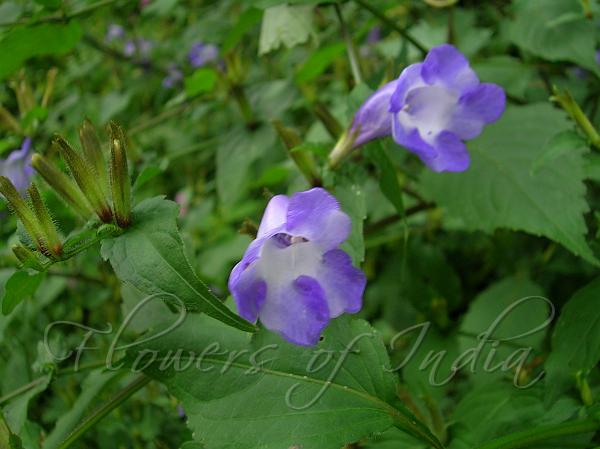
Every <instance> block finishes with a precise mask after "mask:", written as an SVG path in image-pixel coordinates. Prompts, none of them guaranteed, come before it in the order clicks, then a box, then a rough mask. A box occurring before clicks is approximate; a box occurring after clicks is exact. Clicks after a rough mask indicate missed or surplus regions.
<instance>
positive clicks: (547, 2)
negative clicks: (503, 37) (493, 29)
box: [509, 0, 600, 73]
mask: <svg viewBox="0 0 600 449" xmlns="http://www.w3.org/2000/svg"><path fill="white" fill-rule="evenodd" d="M513 7H514V14H515V19H514V21H513V22H512V23H511V24H510V26H509V37H510V39H511V40H512V41H513V42H514V43H515V44H516V45H518V46H519V47H521V48H522V49H523V50H526V51H529V52H531V53H533V54H535V55H537V56H540V57H542V58H544V59H548V60H549V61H570V62H574V63H575V64H578V65H580V66H582V67H585V68H587V69H589V70H592V71H594V72H596V73H600V70H599V67H598V63H597V62H596V59H595V50H596V48H595V39H594V37H593V36H594V34H595V27H596V24H595V23H594V21H593V20H589V19H587V18H586V17H585V16H584V14H583V9H582V7H581V5H580V4H579V2H571V1H565V0H518V1H516V2H514V5H513Z"/></svg>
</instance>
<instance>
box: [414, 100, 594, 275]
mask: <svg viewBox="0 0 600 449" xmlns="http://www.w3.org/2000/svg"><path fill="white" fill-rule="evenodd" d="M571 127H572V125H571V124H570V123H569V121H568V120H567V118H566V116H565V115H564V114H563V113H562V112H560V111H558V110H556V109H554V108H552V107H551V106H550V105H549V104H545V103H544V104H533V105H529V106H522V107H512V108H508V109H507V111H506V112H505V114H504V116H503V117H502V118H501V119H500V121H499V122H498V123H495V124H493V125H491V126H488V127H487V128H486V130H485V131H484V133H483V135H482V136H481V137H479V138H477V139H476V140H474V141H472V142H471V143H470V144H469V151H470V153H471V159H472V162H471V166H470V167H469V169H468V170H467V171H466V172H463V173H434V172H431V171H427V172H425V173H424V175H423V176H422V185H423V188H424V190H425V192H426V195H427V196H428V197H429V198H431V199H433V200H434V201H435V202H436V203H437V204H439V205H440V206H441V207H442V208H444V209H445V211H446V213H447V214H448V216H449V217H451V218H454V219H457V220H459V221H461V222H462V223H463V225H464V227H465V228H467V229H471V230H482V231H487V232H492V231H494V230H495V229H498V228H509V229H513V230H521V231H526V232H529V233H531V234H535V235H543V236H546V237H548V238H550V239H552V240H555V241H557V242H559V243H561V244H563V245H564V246H565V247H566V248H568V249H569V250H571V251H572V252H573V253H575V254H577V255H579V256H581V257H583V258H584V259H585V260H587V261H588V262H590V263H593V264H596V265H597V264H598V261H597V259H596V258H595V256H594V254H593V253H592V251H591V249H590V248H589V246H588V244H587V242H586V240H585V238H584V236H585V234H586V233H587V227H586V224H585V221H584V218H583V214H584V213H585V212H587V211H588V205H587V203H586V201H585V193H586V188H585V185H584V183H583V179H584V169H583V168H584V167H583V155H582V154H581V151H575V150H577V149H576V148H574V149H573V150H574V151H571V152H567V153H566V154H564V155H563V156H562V157H560V158H556V159H554V160H552V161H549V162H548V163H546V164H544V166H543V167H541V168H540V169H539V170H537V171H536V172H535V173H532V170H531V167H532V165H533V163H534V161H536V160H537V159H538V158H539V157H540V155H541V154H542V153H543V152H544V147H545V145H546V143H547V142H549V141H550V140H551V139H552V138H553V137H554V136H555V135H556V134H557V133H560V132H561V131H564V130H567V129H571Z"/></svg>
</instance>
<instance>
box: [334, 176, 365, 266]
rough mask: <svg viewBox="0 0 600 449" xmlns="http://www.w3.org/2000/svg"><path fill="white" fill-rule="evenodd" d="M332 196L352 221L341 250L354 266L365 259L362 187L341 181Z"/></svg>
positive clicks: (348, 181)
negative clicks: (347, 255)
mask: <svg viewBox="0 0 600 449" xmlns="http://www.w3.org/2000/svg"><path fill="white" fill-rule="evenodd" d="M333 194H334V196H335V197H336V198H337V199H338V201H339V202H340V206H341V207H342V210H343V211H344V212H346V213H347V214H348V215H349V216H350V219H351V220H352V231H351V232H350V236H349V237H348V240H346V241H345V242H344V243H343V244H342V249H343V250H344V251H346V252H347V253H348V254H350V257H352V261H353V262H354V264H355V265H358V264H360V263H361V262H362V261H363V260H364V259H365V238H364V233H363V228H364V221H365V218H367V199H366V197H365V191H364V189H363V187H362V186H361V185H360V184H359V183H357V182H354V181H350V180H348V179H342V180H341V181H340V182H339V183H338V184H337V185H336V187H335V189H334V192H333Z"/></svg>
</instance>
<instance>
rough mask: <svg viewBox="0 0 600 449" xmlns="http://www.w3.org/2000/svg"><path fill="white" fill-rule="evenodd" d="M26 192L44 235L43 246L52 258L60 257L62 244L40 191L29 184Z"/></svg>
mask: <svg viewBox="0 0 600 449" xmlns="http://www.w3.org/2000/svg"><path fill="white" fill-rule="evenodd" d="M27 192H28V193H29V199H30V201H31V205H32V206H33V212H34V213H35V216H36V218H37V220H38V222H39V223H40V225H41V227H42V231H43V233H44V246H45V247H46V249H47V250H48V251H49V252H50V254H52V256H54V257H60V255H61V254H62V242H61V240H60V237H59V235H58V231H57V229H56V225H55V223H54V220H53V219H52V217H51V216H50V212H49V211H48V208H47V207H46V204H45V203H44V201H43V200H42V197H41V195H40V191H39V190H38V189H37V187H36V185H35V184H31V185H30V186H29V189H28V190H27Z"/></svg>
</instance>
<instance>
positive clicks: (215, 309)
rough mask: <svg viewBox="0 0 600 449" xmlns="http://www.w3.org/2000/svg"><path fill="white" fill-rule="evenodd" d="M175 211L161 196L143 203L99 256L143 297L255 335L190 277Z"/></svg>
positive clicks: (135, 209)
mask: <svg viewBox="0 0 600 449" xmlns="http://www.w3.org/2000/svg"><path fill="white" fill-rule="evenodd" d="M178 213H179V207H178V206H177V204H176V203H174V202H172V201H167V200H165V199H164V198H162V197H156V198H151V199H148V200H145V201H142V202H141V203H140V204H139V205H138V206H136V207H135V208H134V210H133V225H132V226H131V227H129V228H128V229H127V231H126V232H125V233H124V234H123V235H120V236H119V237H115V238H111V239H105V240H103V241H102V257H103V258H104V259H105V260H109V261H110V263H111V265H112V267H113V269H114V270H115V273H116V274H117V276H118V277H119V279H121V280H122V281H123V282H127V283H129V284H132V285H133V286H134V287H135V288H136V289H138V290H139V291H140V292H142V293H143V294H146V295H149V296H150V295H158V296H160V297H161V298H162V299H164V300H165V301H166V302H167V304H170V305H172V306H174V307H179V306H180V305H181V304H183V305H185V308H186V310H188V311H191V312H204V313H206V314H207V315H210V316H211V317H213V318H215V319H217V320H220V321H223V322H224V323H226V324H228V325H229V326H233V327H236V328H238V329H241V330H245V331H249V332H251V331H253V330H254V326H253V325H252V324H250V323H248V322H247V321H245V320H243V319H242V318H240V317H239V316H238V315H237V314H235V313H234V312H232V311H231V310H230V309H229V308H227V307H226V306H225V305H224V304H223V303H222V302H221V301H220V300H219V299H218V298H217V297H216V296H214V295H213V293H212V292H211V291H210V289H209V288H208V287H207V286H206V285H205V284H204V283H203V282H202V281H201V280H200V279H198V277H197V276H196V273H194V270H193V269H192V267H191V266H190V264H189V262H188V260H187V258H186V256H185V252H184V247H183V241H182V240H181V236H180V235H179V231H178V229H177V216H178Z"/></svg>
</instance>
